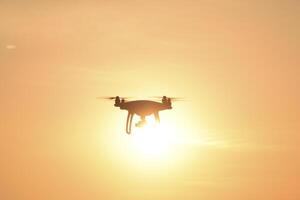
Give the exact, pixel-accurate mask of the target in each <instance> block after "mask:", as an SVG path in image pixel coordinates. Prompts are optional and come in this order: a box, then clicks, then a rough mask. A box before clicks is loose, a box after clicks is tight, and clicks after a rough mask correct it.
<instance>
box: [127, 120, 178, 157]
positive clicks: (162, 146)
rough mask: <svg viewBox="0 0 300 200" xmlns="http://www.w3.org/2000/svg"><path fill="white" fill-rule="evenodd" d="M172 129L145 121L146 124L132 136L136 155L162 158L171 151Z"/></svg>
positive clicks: (162, 124)
mask: <svg viewBox="0 0 300 200" xmlns="http://www.w3.org/2000/svg"><path fill="white" fill-rule="evenodd" d="M174 131H175V130H174V128H172V126H168V125H167V124H165V123H160V124H159V123H156V122H155V121H154V119H152V118H149V119H147V124H146V125H145V126H144V127H142V128H139V129H136V130H135V131H134V133H133V135H132V137H133V143H134V146H135V147H136V150H137V151H138V153H139V154H140V155H142V156H147V157H156V158H157V157H164V156H166V155H168V154H169V153H170V151H171V150H172V143H173V142H174Z"/></svg>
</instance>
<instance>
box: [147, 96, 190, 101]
mask: <svg viewBox="0 0 300 200" xmlns="http://www.w3.org/2000/svg"><path fill="white" fill-rule="evenodd" d="M163 97H164V96H151V97H150V98H156V99H162V98H163ZM166 98H167V99H169V98H170V99H171V100H172V101H183V100H184V98H183V97H168V96H166Z"/></svg>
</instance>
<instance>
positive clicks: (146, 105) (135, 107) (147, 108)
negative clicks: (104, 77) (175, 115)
mask: <svg viewBox="0 0 300 200" xmlns="http://www.w3.org/2000/svg"><path fill="white" fill-rule="evenodd" d="M154 98H158V97H154ZM159 98H161V97H159ZM98 99H107V100H115V104H114V106H115V107H119V108H120V109H121V110H127V111H128V115H127V120H126V133H127V134H130V133H131V127H132V119H133V116H134V114H136V115H138V116H140V121H139V122H137V123H136V124H135V126H136V127H143V126H144V125H146V124H147V121H146V116H148V115H154V117H155V121H156V122H157V123H159V122H160V118H159V111H163V110H168V109H172V102H171V101H172V100H180V99H181V98H175V97H174V98H168V97H166V96H163V97H162V99H161V102H157V101H150V100H135V101H125V99H127V98H126V97H124V98H122V99H121V98H120V97H119V96H116V97H98Z"/></svg>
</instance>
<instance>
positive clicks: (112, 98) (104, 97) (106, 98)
mask: <svg viewBox="0 0 300 200" xmlns="http://www.w3.org/2000/svg"><path fill="white" fill-rule="evenodd" d="M96 98H97V99H105V100H114V99H116V97H110V96H103V97H96ZM129 98H131V97H120V99H129Z"/></svg>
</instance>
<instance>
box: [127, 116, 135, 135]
mask: <svg viewBox="0 0 300 200" xmlns="http://www.w3.org/2000/svg"><path fill="white" fill-rule="evenodd" d="M133 115H134V114H133V113H130V112H128V115H127V120H126V133H127V134H130V133H131V124H132V118H133Z"/></svg>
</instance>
